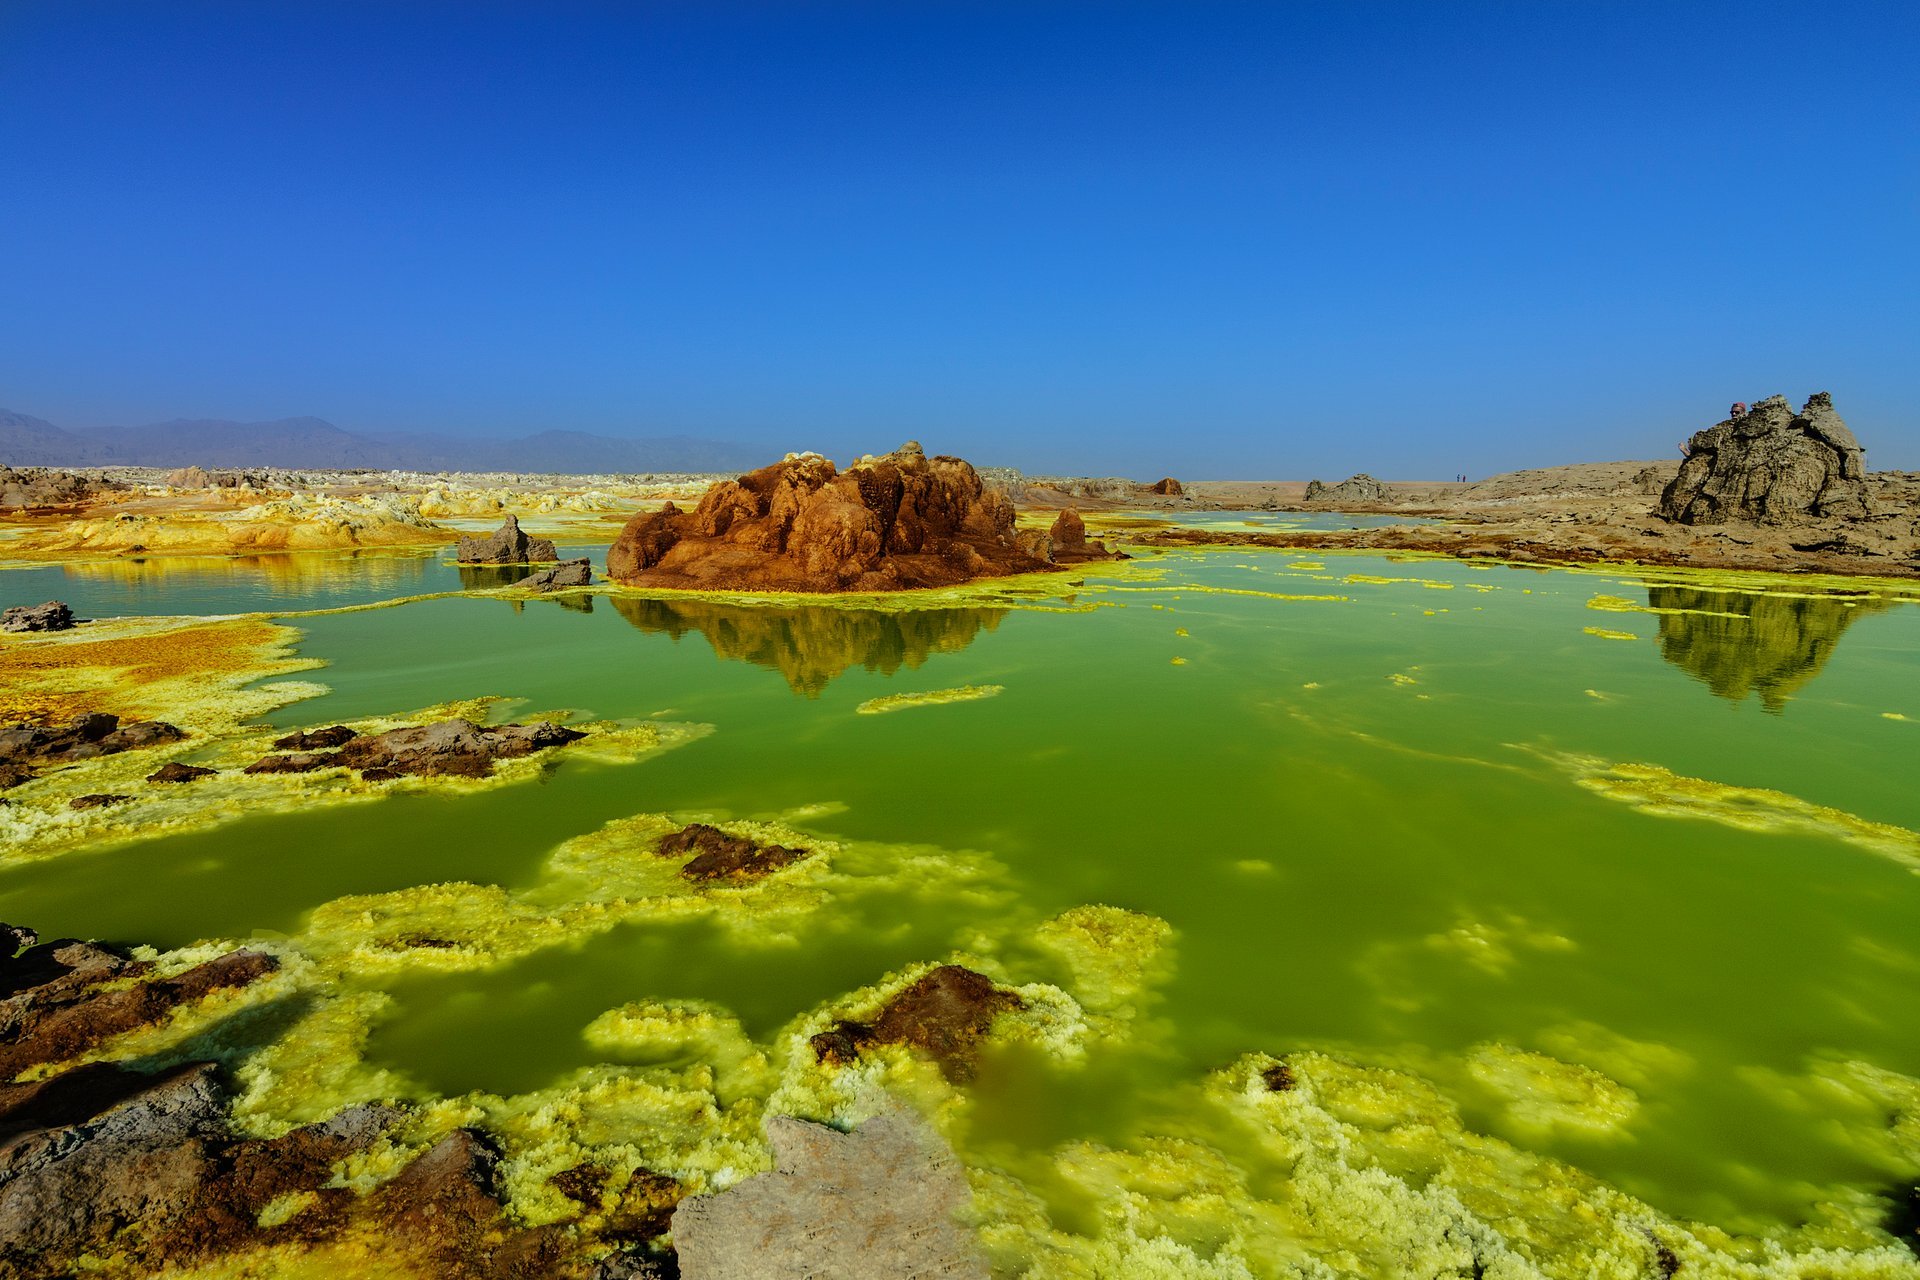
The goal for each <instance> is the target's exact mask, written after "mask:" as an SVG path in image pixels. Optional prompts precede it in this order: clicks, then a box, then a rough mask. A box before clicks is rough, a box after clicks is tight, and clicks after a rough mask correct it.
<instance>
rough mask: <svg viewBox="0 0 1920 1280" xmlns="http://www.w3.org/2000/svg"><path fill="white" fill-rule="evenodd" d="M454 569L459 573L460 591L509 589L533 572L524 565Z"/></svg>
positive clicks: (476, 566) (456, 566) (459, 566)
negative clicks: (495, 588)
mask: <svg viewBox="0 0 1920 1280" xmlns="http://www.w3.org/2000/svg"><path fill="white" fill-rule="evenodd" d="M454 567H455V568H456V569H458V570H459V571H460V589H461V590H462V591H490V590H492V589H493V588H494V587H510V586H512V585H513V584H514V583H516V582H518V581H520V579H522V578H524V577H526V576H527V575H528V574H529V573H532V572H533V570H531V569H529V568H528V567H527V566H526V565H524V564H462V565H455V566H454Z"/></svg>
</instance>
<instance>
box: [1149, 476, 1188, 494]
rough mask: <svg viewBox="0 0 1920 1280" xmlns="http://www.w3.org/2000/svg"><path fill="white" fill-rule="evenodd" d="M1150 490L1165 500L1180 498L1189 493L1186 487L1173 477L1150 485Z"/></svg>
mask: <svg viewBox="0 0 1920 1280" xmlns="http://www.w3.org/2000/svg"><path fill="white" fill-rule="evenodd" d="M1148 488H1149V489H1150V490H1151V491H1152V492H1154V493H1157V494H1159V495H1160V496H1162V497H1164V498H1178V497H1181V496H1183V495H1184V494H1185V493H1186V491H1187V490H1186V486H1184V485H1182V484H1181V483H1180V482H1179V481H1178V480H1175V479H1174V478H1173V477H1172V476H1168V477H1167V478H1166V479H1164V480H1157V481H1155V482H1154V483H1153V484H1151V485H1149V486H1148Z"/></svg>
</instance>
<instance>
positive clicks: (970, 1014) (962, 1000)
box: [810, 964, 1024, 1081]
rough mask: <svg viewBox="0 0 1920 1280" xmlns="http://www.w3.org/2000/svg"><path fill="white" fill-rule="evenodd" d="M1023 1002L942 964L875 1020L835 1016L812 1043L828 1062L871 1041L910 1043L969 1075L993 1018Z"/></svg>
mask: <svg viewBox="0 0 1920 1280" xmlns="http://www.w3.org/2000/svg"><path fill="white" fill-rule="evenodd" d="M1023 1007H1024V1003H1023V1002H1022V1001H1021V999H1020V997H1019V996H1018V995H1016V994H1015V993H1013V992H1011V991H1002V990H1001V989H1000V988H998V987H996V986H994V985H993V982H992V980H991V979H989V978H988V977H986V976H985V975H984V974H979V973H975V972H974V971H973V970H971V969H967V968H963V967H961V966H960V965H957V964H944V965H941V966H940V967H939V968H937V969H935V970H933V971H932V972H931V973H929V974H927V975H925V976H924V977H922V978H920V979H919V980H918V981H916V982H914V983H912V984H910V985H909V986H907V987H905V988H903V989H902V990H900V991H899V992H898V993H896V994H895V995H894V997H893V998H892V999H891V1000H889V1001H887V1003H886V1004H885V1005H884V1006H882V1008H881V1010H880V1016H879V1017H877V1018H875V1019H874V1021H873V1022H871V1023H864V1022H849V1021H841V1022H837V1023H835V1024H834V1025H833V1026H832V1027H830V1028H828V1029H827V1030H826V1031H823V1032H821V1033H820V1034H819V1035H816V1036H814V1037H813V1039H812V1041H811V1042H810V1043H811V1044H812V1046H813V1051H814V1055H815V1056H816V1057H818V1058H820V1059H821V1060H822V1061H828V1062H846V1061H850V1060H851V1059H852V1058H854V1057H855V1056H857V1055H858V1054H859V1052H860V1050H862V1049H863V1048H865V1047H866V1046H868V1045H870V1044H904V1045H911V1046H913V1047H914V1048H916V1049H920V1050H923V1051H924V1052H926V1053H927V1054H929V1055H931V1056H932V1057H933V1059H934V1060H935V1061H936V1062H938V1063H939V1064H940V1070H941V1071H942V1072H943V1073H944V1074H945V1075H946V1077H947V1078H948V1079H949V1080H956V1081H959V1080H967V1079H970V1078H972V1076H973V1071H974V1066H975V1064H976V1062H977V1061H978V1058H979V1054H980V1041H981V1040H982V1039H983V1038H984V1037H985V1036H986V1034H987V1032H988V1031H989V1030H990V1029H991V1028H992V1027H993V1020H994V1019H995V1018H997V1017H999V1016H1000V1014H1002V1013H1004V1012H1005V1011H1007V1010H1009V1009H1019V1008H1023Z"/></svg>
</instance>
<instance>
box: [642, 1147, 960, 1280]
mask: <svg viewBox="0 0 1920 1280" xmlns="http://www.w3.org/2000/svg"><path fill="white" fill-rule="evenodd" d="M763 1127H764V1129H765V1131H766V1135H767V1140H768V1141H769V1142H770V1143H772V1145H773V1152H774V1169H773V1171H772V1172H771V1173H763V1174H760V1175H759V1176H757V1177H753V1178H749V1179H747V1180H746V1181H745V1182H742V1183H740V1184H739V1185H738V1186H735V1187H733V1188H731V1189H729V1190H727V1191H724V1192H721V1193H720V1194H719V1195H711V1196H692V1197H689V1198H688V1199H686V1200H683V1201H681V1202H680V1207H679V1208H678V1209H676V1210H675V1211H674V1215H673V1240H674V1246H675V1249H676V1251H677V1252H678V1254H679V1259H680V1270H681V1274H682V1275H683V1276H684V1277H686V1280H722V1278H725V1280H735V1278H736V1277H747V1276H752V1277H754V1278H755V1280H789V1278H791V1280H804V1278H805V1277H811V1276H834V1277H837V1278H838V1280H899V1277H902V1276H944V1277H955V1278H962V1277H972V1278H975V1280H986V1276H987V1274H988V1272H987V1267H986V1263H985V1260H984V1258H983V1257H982V1256H981V1254H980V1251H979V1248H978V1246H977V1245H976V1244H975V1242H974V1240H973V1238H972V1236H971V1235H970V1234H969V1232H968V1231H967V1230H966V1228H965V1227H963V1226H962V1225H961V1223H960V1222H959V1220H958V1217H957V1215H958V1214H959V1213H960V1211H961V1210H962V1209H964V1208H965V1206H966V1205H967V1203H968V1189H967V1180H966V1176H965V1175H964V1174H963V1173H962V1172H961V1169H960V1167H959V1164H958V1162H956V1161H955V1160H954V1158H953V1154H952V1152H950V1151H948V1150H947V1149H946V1147H945V1144H944V1143H943V1142H941V1140H940V1138H939V1137H938V1135H936V1134H934V1133H933V1132H932V1131H931V1130H929V1129H928V1128H927V1127H926V1125H925V1124H924V1123H923V1122H922V1121H920V1120H919V1119H917V1118H915V1117H911V1116H908V1115H904V1114H901V1113H898V1112H887V1113H884V1114H881V1115H878V1116H875V1117H873V1118H872V1119H871V1120H868V1121H867V1122H866V1123H865V1124H863V1125H861V1126H860V1127H859V1128H857V1129H855V1130H853V1131H852V1132H851V1133H841V1132H840V1131H839V1130H837V1129H831V1128H828V1127H827V1126H826V1125H820V1124H813V1123H810V1122H808V1121H805V1120H796V1119H794V1118H793V1117H791V1116H769V1117H768V1118H767V1120H766V1122H765V1124H764V1126H763Z"/></svg>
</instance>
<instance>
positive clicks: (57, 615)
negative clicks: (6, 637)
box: [0, 600, 74, 631]
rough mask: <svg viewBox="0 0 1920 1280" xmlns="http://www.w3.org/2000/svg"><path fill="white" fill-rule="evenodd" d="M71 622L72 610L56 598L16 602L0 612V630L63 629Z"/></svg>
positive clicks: (69, 625) (72, 620) (70, 624)
mask: <svg viewBox="0 0 1920 1280" xmlns="http://www.w3.org/2000/svg"><path fill="white" fill-rule="evenodd" d="M73 622H74V618H73V610H71V609H69V608H68V607H67V606H66V605H64V604H62V603H61V602H60V601H58V600H49V601H47V602H46V603H45V604H17V605H14V606H13V607H12V608H11V609H8V610H7V611H6V612H5V613H0V631H65V630H66V629H67V628H69V627H71V626H72V625H73Z"/></svg>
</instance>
